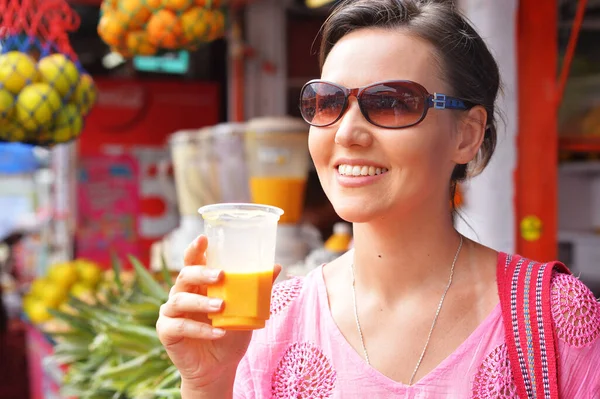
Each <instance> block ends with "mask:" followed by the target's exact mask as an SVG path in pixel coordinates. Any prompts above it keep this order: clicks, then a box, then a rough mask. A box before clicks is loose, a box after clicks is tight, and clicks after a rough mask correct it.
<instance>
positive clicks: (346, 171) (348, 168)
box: [337, 164, 388, 177]
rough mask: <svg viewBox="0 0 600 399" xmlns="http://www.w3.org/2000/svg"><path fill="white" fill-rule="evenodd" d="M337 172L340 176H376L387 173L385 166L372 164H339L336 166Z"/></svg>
mask: <svg viewBox="0 0 600 399" xmlns="http://www.w3.org/2000/svg"><path fill="white" fill-rule="evenodd" d="M337 170H338V173H339V174H340V175H342V176H352V177H359V176H377V175H382V174H384V173H387V171H388V169H387V168H376V167H374V166H366V165H364V166H361V165H344V164H342V165H339V166H338V167H337Z"/></svg>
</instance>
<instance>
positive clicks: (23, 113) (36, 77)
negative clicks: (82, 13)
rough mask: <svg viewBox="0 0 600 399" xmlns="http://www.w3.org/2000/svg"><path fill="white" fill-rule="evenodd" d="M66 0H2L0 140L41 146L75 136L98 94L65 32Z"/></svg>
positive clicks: (75, 23) (71, 19)
mask: <svg viewBox="0 0 600 399" xmlns="http://www.w3.org/2000/svg"><path fill="white" fill-rule="evenodd" d="M78 27H79V18H78V16H77V14H76V13H75V12H74V11H73V10H71V8H70V7H69V5H68V4H67V3H66V1H65V0H18V1H17V0H0V43H1V46H2V50H1V51H0V141H14V142H23V143H29V144H34V145H41V146H51V145H53V144H58V143H65V142H68V141H71V140H73V139H75V138H77V137H78V136H79V135H80V134H81V131H82V129H83V122H84V117H85V116H86V115H87V114H88V112H89V111H90V109H91V108H92V106H93V105H94V102H95V99H96V89H95V86H94V82H93V80H92V78H91V77H90V75H88V74H87V73H86V72H85V71H84V70H83V69H82V68H81V65H80V64H79V61H78V59H77V56H76V55H75V53H74V52H73V49H72V48H71V46H70V43H69V38H68V32H73V31H75V30H76V29H77V28H78Z"/></svg>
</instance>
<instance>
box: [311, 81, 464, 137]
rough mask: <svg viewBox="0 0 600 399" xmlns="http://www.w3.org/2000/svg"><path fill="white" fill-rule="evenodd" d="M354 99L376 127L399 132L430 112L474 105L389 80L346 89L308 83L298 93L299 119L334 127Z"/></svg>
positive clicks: (320, 83)
mask: <svg viewBox="0 0 600 399" xmlns="http://www.w3.org/2000/svg"><path fill="white" fill-rule="evenodd" d="M350 96H354V97H356V100H357V101H358V106H359V108H360V112H361V113H362V114H363V116H364V117H365V119H366V120H367V121H369V122H370V123H372V124H373V125H375V126H378V127H382V128H387V129H400V128H405V127H410V126H414V125H416V124H418V123H420V122H421V121H422V120H423V119H425V116H427V111H428V110H429V109H430V108H434V109H458V110H467V109H470V108H471V107H473V104H471V103H469V102H468V101H466V100H462V99H460V98H456V97H450V96H447V95H445V94H440V93H434V94H430V93H428V92H427V90H426V89H425V88H424V87H423V86H421V85H420V84H418V83H415V82H411V81H409V80H392V81H386V82H378V83H373V84H371V85H368V86H364V87H359V88H356V89H348V88H346V87H344V86H340V85H338V84H335V83H331V82H326V81H323V80H311V81H310V82H308V83H306V84H305V85H304V86H303V87H302V91H301V92H300V112H301V114H302V118H304V120H305V121H306V122H307V123H309V124H310V125H312V126H316V127H325V126H330V125H333V124H334V123H336V122H337V121H338V120H340V118H341V117H342V115H344V112H346V110H347V109H348V103H349V101H348V99H349V97H350Z"/></svg>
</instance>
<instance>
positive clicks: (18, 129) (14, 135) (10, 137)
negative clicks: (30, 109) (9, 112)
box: [0, 119, 27, 142]
mask: <svg viewBox="0 0 600 399" xmlns="http://www.w3.org/2000/svg"><path fill="white" fill-rule="evenodd" d="M0 138H2V139H3V140H6V141H12V142H22V141H25V139H26V138H27V132H26V131H25V129H23V126H21V125H20V124H19V123H17V122H15V121H14V120H12V119H8V120H4V121H0Z"/></svg>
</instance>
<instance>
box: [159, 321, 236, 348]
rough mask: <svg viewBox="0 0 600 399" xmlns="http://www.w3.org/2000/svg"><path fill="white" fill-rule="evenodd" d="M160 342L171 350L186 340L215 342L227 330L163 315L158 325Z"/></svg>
mask: <svg viewBox="0 0 600 399" xmlns="http://www.w3.org/2000/svg"><path fill="white" fill-rule="evenodd" d="M156 331H157V332H158V338H159V339H160V342H161V343H162V344H163V345H164V346H165V348H167V349H168V348H169V347H170V346H172V345H176V344H178V343H180V342H181V341H183V340H184V339H186V338H188V339H201V340H215V339H219V338H221V337H223V336H224V335H225V330H222V329H220V328H214V327H212V326H211V325H209V324H206V323H202V322H199V321H196V320H191V319H183V318H181V319H180V318H171V317H167V316H164V315H162V314H161V316H160V317H159V319H158V322H157V323H156Z"/></svg>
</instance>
